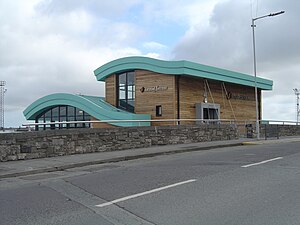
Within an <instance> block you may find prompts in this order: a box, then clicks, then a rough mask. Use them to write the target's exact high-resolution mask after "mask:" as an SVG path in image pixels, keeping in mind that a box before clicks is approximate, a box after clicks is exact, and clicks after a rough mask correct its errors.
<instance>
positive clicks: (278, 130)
mask: <svg viewBox="0 0 300 225" xmlns="http://www.w3.org/2000/svg"><path fill="white" fill-rule="evenodd" d="M260 133H261V137H263V138H265V137H267V138H269V137H278V138H280V137H284V136H300V126H296V125H276V124H264V125H261V126H260Z"/></svg>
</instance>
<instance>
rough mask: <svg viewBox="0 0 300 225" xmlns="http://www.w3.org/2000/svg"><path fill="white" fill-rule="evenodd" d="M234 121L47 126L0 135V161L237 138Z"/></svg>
mask: <svg viewBox="0 0 300 225" xmlns="http://www.w3.org/2000/svg"><path fill="white" fill-rule="evenodd" d="M237 138H238V134H237V129H236V127H235V126H234V125H225V124H219V125H206V124H202V125H181V126H165V127H131V128H105V129H70V130H48V131H35V132H24V133H10V134H1V135H0V161H10V160H20V159H35V158H45V157H53V156H62V155H71V154H79V153H90V152H104V151H117V150H125V149H132V148H144V147H150V146H155V145H170V144H182V143H193V142H204V141H216V140H231V139H237Z"/></svg>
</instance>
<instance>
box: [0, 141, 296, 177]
mask: <svg viewBox="0 0 300 225" xmlns="http://www.w3.org/2000/svg"><path fill="white" fill-rule="evenodd" d="M284 142H286V143H288V142H300V137H285V138H281V139H272V140H259V141H257V140H255V139H245V138H242V139H238V140H228V141H212V142H200V143H189V144H178V145H163V146H153V147H150V148H139V149H129V150H122V151H112V152H97V153H89V154H77V155H68V156H60V157H52V158H43V159H32V160H19V161H9V162H0V179H3V178H10V177H17V176H25V175H31V174H38V173H44V172H53V171H60V170H65V169H70V168H75V167H83V166H88V165H96V164H103V163H111V162H119V161H126V160H133V159H138V158H147V157H154V156H158V155H166V154H175V153H184V152H192V151H202V150H209V149H215V148H223V147H231V146H240V145H249V144H275V143H284Z"/></svg>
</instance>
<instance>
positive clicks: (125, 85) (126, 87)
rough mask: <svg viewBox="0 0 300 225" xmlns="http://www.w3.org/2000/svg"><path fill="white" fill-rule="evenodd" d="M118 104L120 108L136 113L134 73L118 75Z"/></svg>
mask: <svg viewBox="0 0 300 225" xmlns="http://www.w3.org/2000/svg"><path fill="white" fill-rule="evenodd" d="M117 84H118V87H117V103H118V107H119V108H121V109H124V110H127V111H129V112H134V101H135V75H134V71H130V72H126V73H122V74H119V75H118V82H117Z"/></svg>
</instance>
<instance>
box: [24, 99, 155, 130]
mask: <svg viewBox="0 0 300 225" xmlns="http://www.w3.org/2000/svg"><path fill="white" fill-rule="evenodd" d="M57 105H69V106H74V107H77V108H79V109H81V110H83V111H85V112H87V113H88V114H90V115H91V116H93V117H95V118H96V119H98V120H150V119H151V116H150V115H148V114H134V113H130V112H126V111H124V110H121V109H118V108H116V107H114V106H112V105H110V104H108V103H107V102H105V100H104V99H103V98H101V97H95V96H86V95H73V94H67V93H56V94H51V95H47V96H45V97H42V98H40V99H38V100H36V101H35V102H33V103H32V104H31V105H29V106H28V107H27V108H26V109H25V110H24V111H23V114H24V116H25V117H26V119H27V120H34V119H35V117H36V116H38V115H39V114H40V113H42V112H43V111H44V110H46V109H49V108H52V107H54V106H57ZM110 124H112V125H116V126H122V127H128V126H139V125H141V126H150V122H123V123H110Z"/></svg>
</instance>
